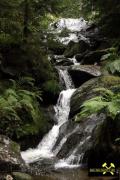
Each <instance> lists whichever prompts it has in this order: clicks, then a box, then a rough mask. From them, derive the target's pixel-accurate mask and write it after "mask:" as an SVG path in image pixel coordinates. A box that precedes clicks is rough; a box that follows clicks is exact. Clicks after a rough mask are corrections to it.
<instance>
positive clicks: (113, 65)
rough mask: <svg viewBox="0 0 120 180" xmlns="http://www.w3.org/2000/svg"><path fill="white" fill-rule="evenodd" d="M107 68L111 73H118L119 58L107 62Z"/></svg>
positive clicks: (119, 67)
mask: <svg viewBox="0 0 120 180" xmlns="http://www.w3.org/2000/svg"><path fill="white" fill-rule="evenodd" d="M107 69H108V71H109V72H110V73H111V74H120V58H119V59H117V60H115V61H113V62H111V63H109V64H108V65H107Z"/></svg>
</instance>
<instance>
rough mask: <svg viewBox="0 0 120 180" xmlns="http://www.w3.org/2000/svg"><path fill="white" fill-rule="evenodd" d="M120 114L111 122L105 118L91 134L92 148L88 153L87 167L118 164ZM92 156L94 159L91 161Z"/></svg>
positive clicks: (119, 157) (117, 165) (119, 158)
mask: <svg viewBox="0 0 120 180" xmlns="http://www.w3.org/2000/svg"><path fill="white" fill-rule="evenodd" d="M119 137H120V114H118V115H117V116H116V118H115V119H114V120H113V119H111V118H110V117H107V118H106V119H105V120H104V121H103V122H101V123H99V124H98V126H96V128H95V129H94V132H93V134H92V141H93V146H92V147H91V149H90V151H89V153H88V157H89V158H88V166H89V167H91V168H93V167H101V164H103V163H105V162H106V163H109V164H110V163H111V162H112V163H114V164H115V166H116V167H119V164H120V140H119ZM93 155H94V159H93Z"/></svg>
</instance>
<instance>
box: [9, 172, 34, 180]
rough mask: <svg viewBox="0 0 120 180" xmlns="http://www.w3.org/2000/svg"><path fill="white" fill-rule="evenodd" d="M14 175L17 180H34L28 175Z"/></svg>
mask: <svg viewBox="0 0 120 180" xmlns="http://www.w3.org/2000/svg"><path fill="white" fill-rule="evenodd" d="M12 175H13V178H14V179H15V180H33V178H32V177H31V176H30V175H29V174H26V173H21V172H13V173H12Z"/></svg>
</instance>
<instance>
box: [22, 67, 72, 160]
mask: <svg viewBox="0 0 120 180" xmlns="http://www.w3.org/2000/svg"><path fill="white" fill-rule="evenodd" d="M60 74H61V76H62V78H63V79H64V82H65V85H66V88H67V90H63V91H62V92H61V93H60V95H59V98H58V102H57V105H56V106H55V107H54V108H55V118H56V120H57V124H56V125H54V126H53V128H52V129H51V130H50V131H49V132H48V134H46V135H45V137H44V138H43V139H42V141H41V142H40V143H39V145H38V146H37V148H35V149H28V150H27V151H24V152H21V155H22V158H23V159H24V160H25V162H26V163H33V162H36V161H38V160H39V159H43V158H52V157H54V156H55V154H54V153H53V152H52V149H53V148H54V145H55V143H56V141H57V139H58V137H59V129H60V127H61V126H62V125H63V124H64V123H65V122H66V121H68V116H69V111H70V98H71V96H72V94H73V93H74V91H75V89H70V88H71V87H72V81H71V80H70V77H69V75H68V73H67V71H66V70H64V71H62V70H60Z"/></svg>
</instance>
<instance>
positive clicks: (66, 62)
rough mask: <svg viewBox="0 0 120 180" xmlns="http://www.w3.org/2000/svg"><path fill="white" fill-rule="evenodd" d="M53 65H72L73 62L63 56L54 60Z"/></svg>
mask: <svg viewBox="0 0 120 180" xmlns="http://www.w3.org/2000/svg"><path fill="white" fill-rule="evenodd" d="M55 65H56V66H70V65H73V62H72V61H70V60H69V59H67V58H63V59H59V60H56V63H55Z"/></svg>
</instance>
